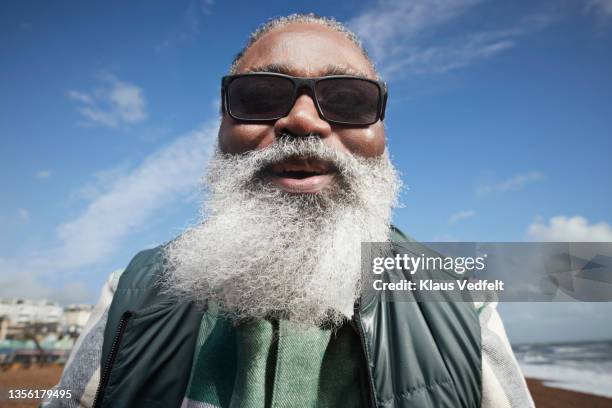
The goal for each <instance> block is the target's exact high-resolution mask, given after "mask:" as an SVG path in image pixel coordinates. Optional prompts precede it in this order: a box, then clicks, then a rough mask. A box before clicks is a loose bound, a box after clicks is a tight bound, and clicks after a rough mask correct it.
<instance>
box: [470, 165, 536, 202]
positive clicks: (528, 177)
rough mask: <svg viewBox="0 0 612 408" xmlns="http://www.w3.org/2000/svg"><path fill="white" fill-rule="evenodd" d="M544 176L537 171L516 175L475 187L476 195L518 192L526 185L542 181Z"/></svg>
mask: <svg viewBox="0 0 612 408" xmlns="http://www.w3.org/2000/svg"><path fill="white" fill-rule="evenodd" d="M545 178H546V176H545V175H544V174H543V173H541V172H539V171H530V172H527V173H519V174H516V175H514V176H512V177H510V178H509V179H506V180H502V181H498V182H495V183H490V184H482V185H480V186H478V187H476V194H478V195H481V196H482V195H486V194H490V193H495V192H497V193H505V192H507V191H516V190H520V189H521V188H523V187H524V186H525V184H527V183H532V182H536V181H542V180H544V179H545Z"/></svg>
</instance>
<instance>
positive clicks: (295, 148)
mask: <svg viewBox="0 0 612 408" xmlns="http://www.w3.org/2000/svg"><path fill="white" fill-rule="evenodd" d="M218 154H219V156H220V157H221V158H223V159H225V160H229V161H232V162H236V163H244V167H243V168H242V175H241V176H242V182H243V183H250V182H252V181H253V180H255V179H260V178H261V176H262V174H263V173H264V172H265V170H266V169H267V168H269V167H271V166H274V165H277V164H279V163H282V162H286V161H289V160H291V159H295V158H301V159H310V160H315V161H319V162H326V163H328V164H329V165H330V167H332V168H333V169H334V170H336V171H337V173H338V176H339V177H340V178H346V177H349V176H350V173H351V169H352V168H354V166H355V162H356V161H357V160H358V159H357V158H355V157H354V156H353V155H352V154H350V153H347V152H343V151H340V150H338V149H336V148H333V147H330V146H328V145H327V144H325V143H324V142H323V140H322V138H321V137H320V136H318V135H316V134H310V135H307V136H295V135H292V134H290V133H282V134H281V135H280V136H279V137H278V139H277V140H276V141H275V142H274V143H272V144H271V145H269V146H267V147H265V148H263V149H256V150H250V151H247V152H244V153H238V154H230V153H221V152H218ZM218 173H219V172H216V171H213V172H211V174H213V175H214V174H218ZM215 181H216V180H215V179H210V178H209V182H212V183H214V182H215Z"/></svg>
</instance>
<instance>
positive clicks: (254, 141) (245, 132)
mask: <svg viewBox="0 0 612 408" xmlns="http://www.w3.org/2000/svg"><path fill="white" fill-rule="evenodd" d="M272 142H274V132H273V130H272V126H269V125H263V124H260V125H257V124H245V123H238V122H235V121H233V120H232V119H228V118H223V120H222V121H221V126H220V127H219V149H220V150H221V152H223V153H231V154H237V153H244V152H246V151H249V150H256V149H262V148H264V147H266V146H268V145H269V144H271V143H272Z"/></svg>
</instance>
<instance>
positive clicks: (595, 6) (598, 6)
mask: <svg viewBox="0 0 612 408" xmlns="http://www.w3.org/2000/svg"><path fill="white" fill-rule="evenodd" d="M585 11H586V12H593V13H597V14H599V15H603V16H605V17H612V0H590V1H588V2H587V4H586V6H585Z"/></svg>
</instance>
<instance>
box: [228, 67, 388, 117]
mask: <svg viewBox="0 0 612 408" xmlns="http://www.w3.org/2000/svg"><path fill="white" fill-rule="evenodd" d="M249 76H270V77H279V78H285V79H288V80H290V81H291V82H292V83H293V97H292V103H291V105H290V106H289V108H288V110H287V111H286V112H284V113H283V114H282V115H278V116H274V117H271V118H265V119H248V118H241V117H239V116H236V115H234V114H233V113H232V111H231V109H230V106H229V105H230V103H229V96H228V90H229V86H230V84H231V83H232V81H234V80H235V79H237V78H242V77H249ZM329 79H356V80H360V81H366V82H370V83H372V84H374V85H376V86H377V87H378V94H379V98H378V106H377V109H376V118H375V119H374V120H373V121H371V122H366V123H352V122H343V121H338V120H331V119H328V118H326V117H325V114H324V113H323V110H322V109H321V106H320V105H319V100H318V98H317V94H316V91H315V87H316V85H317V83H318V82H321V81H325V80H329ZM304 88H306V89H308V90H309V91H310V93H311V95H312V99H313V101H314V103H315V106H316V108H317V112H318V113H319V116H320V117H321V118H323V119H324V120H325V121H327V122H329V123H334V124H337V125H342V126H369V125H372V124H374V123H376V122H378V121H379V120H381V121H382V120H384V118H385V110H386V107H387V93H388V92H387V84H386V83H385V82H383V81H375V80H373V79H368V78H362V77H357V76H352V75H329V76H323V77H314V78H304V77H294V76H290V75H285V74H278V73H275V72H251V73H248V74H237V75H226V76H224V77H223V78H222V79H221V106H222V108H223V113H228V114H229V115H230V117H231V118H232V119H234V120H237V121H241V122H271V121H275V120H278V119H280V118H284V117H285V116H287V115H288V114H289V112H291V109H293V106H294V105H295V101H296V99H297V97H298V94H299V93H300V91H301V90H302V89H304Z"/></svg>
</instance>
